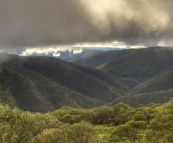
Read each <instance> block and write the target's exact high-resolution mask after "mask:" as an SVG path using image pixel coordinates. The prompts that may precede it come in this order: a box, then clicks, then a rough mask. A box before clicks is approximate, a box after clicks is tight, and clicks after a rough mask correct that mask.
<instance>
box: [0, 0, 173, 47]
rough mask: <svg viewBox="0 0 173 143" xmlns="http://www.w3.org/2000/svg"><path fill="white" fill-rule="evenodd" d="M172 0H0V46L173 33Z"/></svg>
mask: <svg viewBox="0 0 173 143" xmlns="http://www.w3.org/2000/svg"><path fill="white" fill-rule="evenodd" d="M172 7H173V2H172V0H145V1H144V0H107V1H106V3H105V0H95V1H92V0H87V1H86V0H0V48H12V47H14V48H22V47H35V46H48V45H56V44H58V45H59V44H65V45H68V44H74V43H82V42H100V41H102V42H103V41H111V40H120V41H125V42H128V43H147V44H149V45H152V44H155V43H156V42H158V41H159V40H160V39H168V41H170V40H171V39H172V38H173V33H172V30H173V27H172V22H173V16H172V12H173V10H172Z"/></svg>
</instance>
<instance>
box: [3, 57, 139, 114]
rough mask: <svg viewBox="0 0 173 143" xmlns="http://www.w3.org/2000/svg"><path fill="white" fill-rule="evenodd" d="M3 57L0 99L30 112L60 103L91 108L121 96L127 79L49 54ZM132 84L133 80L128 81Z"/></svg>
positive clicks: (50, 107)
mask: <svg viewBox="0 0 173 143" xmlns="http://www.w3.org/2000/svg"><path fill="white" fill-rule="evenodd" d="M1 55H2V56H1V57H3V56H4V57H7V58H6V61H3V63H2V64H1V73H0V98H1V100H2V101H4V102H6V103H8V104H10V105H12V106H18V107H20V108H21V109H24V110H30V111H42V112H46V111H51V110H54V109H57V108H60V107H62V106H72V107H82V108H91V107H97V106H100V105H103V104H106V103H109V102H111V101H113V100H114V99H116V98H117V97H120V96H123V95H125V94H126V93H127V92H128V91H129V90H130V88H131V87H130V86H129V83H128V82H129V81H128V82H126V81H125V82H124V80H123V79H121V78H118V77H115V76H113V75H110V74H107V73H104V72H102V71H98V70H95V69H89V68H85V67H81V66H77V65H74V64H73V63H69V62H66V61H63V60H60V59H56V58H51V57H19V56H15V55H5V54H1ZM132 85H133V86H135V85H136V82H135V81H132Z"/></svg>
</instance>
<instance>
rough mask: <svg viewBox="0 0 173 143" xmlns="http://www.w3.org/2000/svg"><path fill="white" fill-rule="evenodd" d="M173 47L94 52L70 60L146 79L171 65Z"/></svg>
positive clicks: (110, 71)
mask: <svg viewBox="0 0 173 143" xmlns="http://www.w3.org/2000/svg"><path fill="white" fill-rule="evenodd" d="M172 49H173V48H167V47H150V48H144V49H129V50H121V51H109V52H101V53H96V54H93V55H91V56H87V57H84V58H81V59H74V60H73V61H72V62H73V63H76V64H79V65H83V66H87V67H91V68H96V69H98V70H100V71H104V72H107V73H110V74H113V75H116V76H118V77H122V78H128V79H134V80H137V81H140V82H142V81H145V80H148V79H150V78H152V77H154V76H156V75H158V74H160V73H162V72H165V71H166V70H169V69H170V68H172V66H173V50H172Z"/></svg>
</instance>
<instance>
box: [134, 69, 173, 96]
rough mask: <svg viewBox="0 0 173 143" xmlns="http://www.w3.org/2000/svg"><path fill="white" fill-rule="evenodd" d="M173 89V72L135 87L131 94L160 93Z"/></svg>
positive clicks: (165, 73) (170, 71)
mask: <svg viewBox="0 0 173 143" xmlns="http://www.w3.org/2000/svg"><path fill="white" fill-rule="evenodd" d="M169 89H173V70H169V71H167V72H164V73H162V74H160V75H158V76H156V77H154V78H152V79H149V80H147V81H145V82H142V83H141V84H139V85H137V86H136V87H134V88H133V90H132V91H131V94H139V93H146V92H153V91H162V90H164V91H165V90H169Z"/></svg>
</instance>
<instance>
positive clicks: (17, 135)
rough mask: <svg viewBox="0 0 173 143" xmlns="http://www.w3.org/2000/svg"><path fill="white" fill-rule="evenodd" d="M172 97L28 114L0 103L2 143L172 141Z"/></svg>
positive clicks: (0, 135) (152, 142) (146, 142)
mask: <svg viewBox="0 0 173 143" xmlns="http://www.w3.org/2000/svg"><path fill="white" fill-rule="evenodd" d="M172 131H173V99H172V100H170V101H169V102H168V103H166V104H164V105H158V104H154V103H150V104H149V105H148V106H142V105H139V107H138V108H133V107H131V106H130V105H128V104H124V103H118V104H116V105H114V106H102V107H98V108H93V109H81V108H78V109H76V108H72V107H63V108H61V109H58V110H55V111H53V112H48V113H31V112H26V111H22V110H20V109H18V108H13V109H12V108H11V107H9V106H7V105H4V104H2V103H1V104H0V142H1V143H12V142H13V143H24V142H25V143H122V142H124V143H137V142H138V143H139V142H140V143H154V142H156V141H157V142H159V143H162V142H164V143H172V142H173V134H172Z"/></svg>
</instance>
